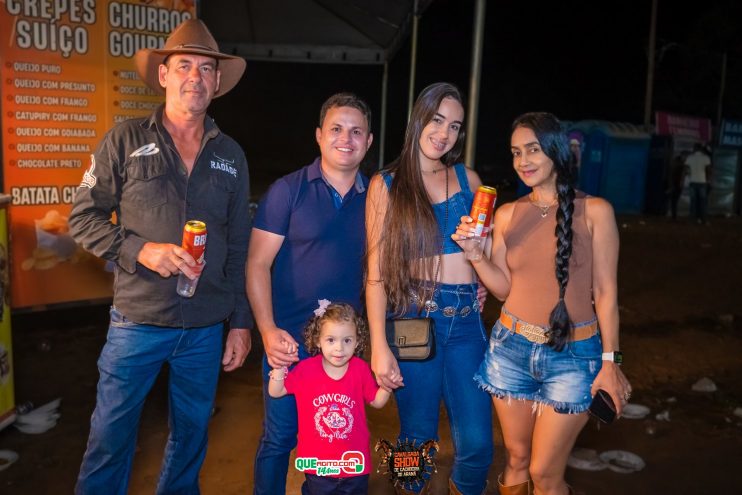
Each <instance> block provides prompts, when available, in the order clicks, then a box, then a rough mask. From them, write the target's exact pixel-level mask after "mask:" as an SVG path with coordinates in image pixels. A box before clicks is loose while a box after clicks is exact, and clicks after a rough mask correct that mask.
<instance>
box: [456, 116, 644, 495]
mask: <svg viewBox="0 0 742 495" xmlns="http://www.w3.org/2000/svg"><path fill="white" fill-rule="evenodd" d="M510 145H511V150H512V154H513V167H514V168H515V171H516V172H517V174H518V176H519V177H520V178H521V179H522V180H523V182H525V183H526V184H527V185H528V186H530V187H531V188H532V192H531V193H530V194H529V195H528V196H524V197H523V198H521V199H519V200H517V201H515V202H513V203H508V204H505V205H503V206H502V207H501V208H499V209H498V210H497V212H496V213H495V222H494V228H493V247H492V254H491V257H490V258H487V257H482V259H481V260H480V261H472V264H473V266H474V268H475V269H476V271H477V274H478V275H479V277H480V278H481V280H482V282H483V283H484V284H485V285H486V286H487V288H488V289H490V291H491V292H492V293H493V294H495V296H496V297H497V298H498V299H501V300H505V304H504V306H503V310H502V313H501V315H500V319H499V320H498V321H497V323H496V324H495V327H494V328H493V330H492V334H491V337H490V342H489V347H488V350H487V352H486V354H485V357H484V362H483V363H482V365H481V367H480V369H479V372H478V373H477V376H476V380H477V381H478V382H479V383H480V385H481V386H482V387H483V388H484V389H486V390H487V391H489V392H490V393H491V394H492V396H493V399H494V404H495V409H496V410H497V416H498V418H499V420H500V424H501V426H502V429H503V438H504V442H505V448H506V449H507V462H506V465H505V472H504V473H503V475H501V476H500V478H499V479H498V481H499V489H500V493H501V494H518V495H521V494H522V495H526V494H528V493H532V492H531V490H532V487H531V486H530V480H529V475H530V478H532V480H533V485H534V487H535V491H536V493H539V494H565V493H571V488H570V487H569V486H568V485H567V484H566V483H565V481H564V471H565V468H566V465H567V458H568V456H569V453H570V451H571V449H572V446H573V445H574V443H575V440H576V438H577V435H578V433H579V432H580V430H581V429H582V428H583V426H585V423H586V422H587V420H588V415H587V409H588V407H589V406H590V402H591V398H592V396H593V395H595V393H596V392H597V390H599V389H603V390H605V391H606V392H608V393H609V394H610V396H611V398H612V399H613V402H614V403H615V405H616V409H617V413H618V415H619V416H620V414H621V411H622V409H623V405H624V404H625V403H626V401H628V399H629V396H630V394H631V385H629V382H628V381H627V380H626V377H624V375H623V373H622V372H621V370H620V369H619V367H618V364H619V363H620V359H619V357H620V355H616V354H615V351H618V350H619V346H618V302H617V299H616V292H617V290H616V266H617V263H618V229H617V228H616V221H615V218H614V215H613V209H612V208H611V205H610V204H609V203H608V202H607V201H605V200H603V199H600V198H595V197H588V196H586V195H585V194H584V193H581V192H576V191H575V190H574V188H573V187H572V177H571V170H572V169H571V164H570V153H569V145H568V142H567V136H566V134H565V133H564V131H563V130H562V127H561V124H560V122H559V121H558V120H557V118H556V117H554V116H553V115H551V114H547V113H528V114H524V115H522V116H520V117H518V118H517V119H516V120H515V122H514V124H513V132H512V135H511V140H510ZM471 231H472V223H471V219H470V218H469V217H465V218H464V219H462V223H461V224H460V225H459V228H458V230H457V233H456V234H454V238H455V239H456V240H457V242H461V240H462V239H465V238H466V237H469V236H471V235H472V234H471ZM601 354H602V356H601ZM601 357H602V360H601ZM601 361H602V365H601Z"/></svg>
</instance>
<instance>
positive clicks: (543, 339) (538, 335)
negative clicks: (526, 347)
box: [500, 310, 598, 344]
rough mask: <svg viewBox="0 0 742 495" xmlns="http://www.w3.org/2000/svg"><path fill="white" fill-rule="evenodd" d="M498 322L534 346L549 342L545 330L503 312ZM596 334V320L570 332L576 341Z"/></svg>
mask: <svg viewBox="0 0 742 495" xmlns="http://www.w3.org/2000/svg"><path fill="white" fill-rule="evenodd" d="M500 322H501V323H502V324H503V325H504V326H505V328H508V329H510V330H513V331H515V333H517V334H520V335H522V336H523V337H525V338H526V339H527V340H529V341H531V342H533V343H535V344H545V343H547V342H548V341H549V337H547V336H546V332H547V330H546V329H545V328H541V327H539V326H538V325H532V324H530V323H526V322H525V321H521V320H519V319H517V318H515V317H514V316H512V315H510V314H509V313H506V312H505V311H504V310H503V311H502V312H501V313H500ZM513 323H515V324H513ZM597 332H598V321H597V320H596V321H594V322H592V323H590V324H588V325H582V326H579V327H575V328H574V329H573V330H572V339H571V340H572V341H578V340H585V339H589V338H590V337H592V336H593V335H595V334H596V333H597Z"/></svg>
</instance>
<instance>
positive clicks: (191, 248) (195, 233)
mask: <svg viewBox="0 0 742 495" xmlns="http://www.w3.org/2000/svg"><path fill="white" fill-rule="evenodd" d="M181 246H182V247H183V249H185V250H186V251H188V253H189V254H190V255H191V256H193V259H195V260H196V263H198V264H199V265H203V264H204V252H205V251H206V224H205V223H204V222H202V221H200V220H188V221H187V222H186V224H185V227H183V242H182V244H181ZM200 277H201V275H200V274H199V276H198V277H196V278H195V279H193V280H191V279H190V278H188V277H186V276H185V274H184V273H183V272H180V273H179V274H178V285H177V287H176V288H175V290H176V292H177V293H178V294H180V295H181V296H183V297H193V294H194V293H195V292H196V286H197V285H198V279H199V278H200Z"/></svg>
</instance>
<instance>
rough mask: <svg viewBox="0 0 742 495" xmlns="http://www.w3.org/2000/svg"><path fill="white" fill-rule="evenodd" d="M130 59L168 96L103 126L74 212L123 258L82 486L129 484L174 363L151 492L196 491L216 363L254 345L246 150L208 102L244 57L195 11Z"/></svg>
mask: <svg viewBox="0 0 742 495" xmlns="http://www.w3.org/2000/svg"><path fill="white" fill-rule="evenodd" d="M135 61H136V64H137V70H138V72H139V75H140V77H141V78H142V80H143V81H144V82H145V83H146V84H147V85H148V86H149V87H150V88H152V89H153V90H155V91H157V92H158V93H163V94H164V95H165V104H164V105H161V106H159V107H158V108H157V109H156V110H155V111H154V112H153V113H152V114H151V115H150V116H149V117H146V118H142V119H130V120H127V121H125V122H122V123H121V124H118V125H117V126H116V127H114V128H113V129H112V130H111V131H109V132H108V133H107V134H106V136H105V138H104V139H103V141H102V142H101V143H100V145H99V146H98V148H97V149H96V150H95V153H94V154H93V155H92V157H91V160H92V163H91V165H90V168H89V169H88V170H87V171H86V172H85V174H84V176H83V179H82V183H81V184H80V187H78V189H77V195H76V196H75V202H74V204H73V206H72V213H70V217H69V223H70V232H71V234H72V236H73V237H74V238H75V240H76V241H77V242H79V243H80V244H82V246H83V247H84V248H85V249H87V250H88V251H90V252H91V253H93V254H95V255H96V256H100V257H101V258H103V259H105V260H109V261H111V262H113V263H115V272H114V275H115V278H114V296H113V305H112V306H111V321H110V325H109V328H108V335H107V340H106V343H105V345H104V346H103V350H102V351H101V354H100V358H99V359H98V370H99V371H100V380H99V381H98V394H97V397H96V405H95V410H94V411H93V416H92V418H91V420H90V437H89V439H88V445H87V450H86V451H85V455H84V457H83V460H82V466H81V467H80V475H79V477H78V480H77V486H76V487H75V493H76V494H77V495H86V494H96V495H97V494H107V495H124V494H125V493H126V492H127V487H128V484H129V475H130V473H131V465H132V460H133V458H134V451H135V449H136V439H137V431H138V429H139V417H140V415H141V413H142V407H143V406H144V400H145V398H146V397H147V393H148V392H149V391H150V389H151V388H152V385H153V384H154V382H155V379H156V378H157V376H158V375H159V374H160V370H161V369H162V367H163V366H164V365H165V364H166V363H167V364H168V369H169V374H168V392H169V425H170V436H169V437H168V440H167V444H166V446H165V454H164V459H163V463H162V468H161V470H160V476H159V480H158V482H157V488H156V493H158V494H165V493H168V494H174V493H183V494H185V493H188V494H197V493H199V487H198V474H199V470H200V469H201V465H202V463H203V461H204V458H205V457H206V444H207V431H208V425H209V418H210V417H211V411H212V409H213V406H214V396H215V395H216V385H217V381H218V378H219V367H220V366H219V365H220V362H221V364H222V365H223V366H224V370H225V371H232V370H234V369H237V368H239V367H240V366H242V363H243V362H244V360H245V358H246V357H247V354H248V352H249V351H250V344H251V341H250V331H249V328H250V327H251V326H252V324H253V322H252V314H251V313H250V308H249V306H248V303H247V297H246V294H245V259H246V256H247V243H248V237H249V235H250V230H249V229H250V220H249V214H248V204H249V198H250V183H249V178H248V170H247V160H246V159H245V154H244V152H243V151H242V148H240V146H239V145H238V144H237V143H236V142H235V141H234V140H233V139H231V138H230V137H229V136H227V135H225V134H224V133H223V132H221V131H220V130H219V128H218V127H217V126H216V124H215V123H214V121H213V120H212V119H211V118H210V117H209V116H208V115H207V113H206V112H207V109H208V106H209V104H210V103H211V101H212V99H213V98H215V97H218V96H221V95H223V94H225V93H227V92H229V90H231V89H232V88H233V87H234V86H235V85H236V84H237V82H238V81H239V80H240V78H241V77H242V74H243V72H244V70H245V61H244V59H242V58H240V57H235V56H232V55H226V54H223V53H220V52H219V46H218V45H217V43H216V40H215V39H214V37H213V36H212V35H211V33H210V32H209V30H208V29H207V27H206V25H205V24H204V23H203V22H201V21H200V20H197V19H191V20H187V21H185V22H183V23H182V24H180V26H178V27H177V28H176V29H175V30H174V31H173V32H172V34H171V35H170V36H169V37H168V39H167V41H166V42H165V45H164V47H163V48H161V49H149V48H148V49H141V50H139V51H138V52H137V54H136V56H135ZM114 212H115V213H116V221H115V222H113V221H112V219H111V214H112V213H114ZM193 219H198V220H202V221H204V222H205V223H206V227H207V229H208V240H207V241H206V252H205V257H206V259H207V260H208V263H204V264H202V265H201V266H197V264H196V260H194V259H193V257H192V256H191V255H190V254H189V253H188V251H186V250H185V249H183V248H182V247H181V239H182V236H183V225H184V224H185V222H186V221H187V220H193ZM180 273H183V274H185V275H186V276H187V277H189V278H194V277H195V276H196V275H198V274H199V273H200V277H201V278H200V282H199V284H198V288H197V289H196V292H195V293H194V294H193V297H190V298H184V297H181V296H179V295H178V294H177V293H176V285H177V279H178V275H179V274H180ZM226 320H228V321H229V327H230V331H229V333H228V335H227V339H226V346H225V347H226V349H225V351H224V352H223V353H222V341H223V334H224V322H225V321H226Z"/></svg>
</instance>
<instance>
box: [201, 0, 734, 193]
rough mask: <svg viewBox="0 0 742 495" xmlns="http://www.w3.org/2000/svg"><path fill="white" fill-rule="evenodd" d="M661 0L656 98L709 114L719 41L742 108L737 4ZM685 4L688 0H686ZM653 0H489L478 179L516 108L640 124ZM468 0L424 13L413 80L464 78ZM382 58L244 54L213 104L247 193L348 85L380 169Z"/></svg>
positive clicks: (504, 154) (305, 158)
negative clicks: (243, 157)
mask: <svg viewBox="0 0 742 495" xmlns="http://www.w3.org/2000/svg"><path fill="white" fill-rule="evenodd" d="M679 3H680V2H671V1H669V0H659V7H658V19H657V66H656V71H655V87H654V96H653V105H652V109H653V111H655V110H665V111H670V112H674V113H682V114H688V115H695V116H700V117H707V118H710V119H711V120H712V122H716V118H717V106H718V98H719V91H720V84H721V66H722V53H723V52H725V51H726V52H727V53H728V58H727V76H726V90H725V94H724V99H723V107H722V108H723V116H724V117H727V118H742V93H740V91H739V88H740V87H742V29H741V28H740V27H739V19H742V5H741V4H742V2H738V1H734V0H714V1H704V2H694V3H695V4H696V5H695V6H691V7H685V6H683V7H681V6H679ZM683 3H686V2H683ZM650 14H651V0H627V1H616V2H609V1H598V2H584V1H583V2H578V1H561V2H552V1H548V2H538V1H532V2H520V1H519V2H516V1H510V0H502V1H489V2H487V13H486V30H485V44H484V52H483V72H482V80H481V99H480V105H479V131H478V136H477V157H476V168H477V170H478V171H479V172H480V175H482V176H483V179H485V181H486V182H490V183H501V182H502V181H503V180H508V179H512V172H511V171H510V162H509V151H508V142H509V127H510V122H512V120H513V119H514V117H516V116H517V115H518V114H520V113H523V112H526V111H533V110H544V111H550V112H553V113H555V114H556V115H557V116H558V117H560V118H561V119H563V120H568V121H576V120H583V119H602V120H610V121H622V122H630V123H634V124H642V121H643V116H644V93H645V85H646V75H647V49H648V47H647V43H648V39H649V25H650ZM473 15H474V1H473V0H464V1H462V0H435V1H434V2H433V3H432V5H431V6H430V7H429V8H428V9H427V10H426V11H425V12H424V14H423V16H422V18H421V20H420V34H419V46H418V71H417V79H416V92H418V91H419V90H420V89H422V88H423V87H424V86H426V85H427V84H429V83H432V82H435V81H440V80H446V81H450V82H453V83H454V84H456V85H458V86H459V87H460V88H461V89H462V90H463V91H464V92H465V93H466V92H468V88H469V71H470V63H471V46H472V29H473V25H472V20H473ZM409 53H410V43H409V41H408V42H407V43H406V44H404V45H402V47H401V48H400V50H399V51H398V52H397V54H396V56H395V57H394V59H393V61H392V63H391V64H390V74H389V78H390V79H389V107H388V120H387V134H386V147H385V162H389V161H391V160H392V159H393V158H394V157H395V156H396V155H397V154H398V153H399V150H400V147H401V143H402V138H403V134H404V127H405V124H406V112H407V87H408V76H409V69H408V67H409V61H410V58H409ZM381 78H382V68H381V67H380V66H357V65H355V66H349V65H324V64H287V63H274V62H254V61H252V62H251V61H250V60H248V68H247V72H246V75H245V77H244V78H243V80H242V81H241V83H240V84H239V86H238V87H237V89H236V90H235V91H233V92H232V93H231V94H229V95H227V96H225V97H222V98H219V99H217V100H215V102H214V103H213V105H212V111H211V113H212V115H213V116H214V117H215V118H216V119H217V122H218V124H219V125H220V126H221V127H222V129H223V130H224V131H226V132H227V133H228V134H230V135H232V136H233V137H234V138H235V139H237V140H238V141H239V142H240V144H241V145H242V146H243V147H244V148H245V151H246V154H247V157H248V160H249V162H250V165H251V173H252V175H253V178H254V183H255V187H254V189H255V193H256V195H257V194H259V193H260V192H261V190H262V189H264V187H265V185H267V183H270V182H272V180H274V179H275V178H277V177H278V176H280V175H283V174H285V173H287V172H290V171H292V170H295V169H297V168H299V167H301V166H303V165H305V164H307V163H309V162H310V161H311V160H312V159H313V158H314V157H315V156H316V155H317V147H316V143H315V142H314V128H315V126H316V125H317V115H318V113H319V107H320V105H321V104H322V102H323V101H324V99H325V98H327V97H328V96H329V95H331V94H332V93H334V92H337V91H344V90H346V91H353V92H355V93H357V94H358V95H360V96H361V97H363V98H364V99H366V100H367V101H368V102H369V104H370V105H371V106H372V108H373V110H374V118H375V121H374V123H373V125H372V127H373V130H374V132H375V134H376V143H375V144H374V146H373V147H372V149H371V151H370V152H369V155H368V157H367V163H366V164H365V166H366V169H367V170H372V169H374V168H375V167H376V164H377V161H378V153H379V151H378V143H379V135H378V134H379V121H378V117H379V113H380V104H381Z"/></svg>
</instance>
